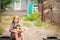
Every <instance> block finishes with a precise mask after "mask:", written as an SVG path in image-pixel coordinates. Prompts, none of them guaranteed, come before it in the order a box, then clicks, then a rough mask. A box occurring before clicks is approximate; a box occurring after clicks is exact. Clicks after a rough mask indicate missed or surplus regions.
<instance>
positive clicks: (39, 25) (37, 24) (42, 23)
mask: <svg viewBox="0 0 60 40" xmlns="http://www.w3.org/2000/svg"><path fill="white" fill-rule="evenodd" d="M43 25H45V24H44V22H42V21H37V22H36V23H35V26H36V27H41V26H43Z"/></svg>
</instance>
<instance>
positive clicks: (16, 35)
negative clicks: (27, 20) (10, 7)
mask: <svg viewBox="0 0 60 40" xmlns="http://www.w3.org/2000/svg"><path fill="white" fill-rule="evenodd" d="M15 39H16V40H18V33H17V32H16V33H15Z"/></svg>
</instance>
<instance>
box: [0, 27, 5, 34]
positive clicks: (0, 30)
mask: <svg viewBox="0 0 60 40" xmlns="http://www.w3.org/2000/svg"><path fill="white" fill-rule="evenodd" d="M3 32H4V28H2V27H0V35H2V34H3Z"/></svg>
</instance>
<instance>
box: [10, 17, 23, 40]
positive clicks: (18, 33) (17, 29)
mask: <svg viewBox="0 0 60 40" xmlns="http://www.w3.org/2000/svg"><path fill="white" fill-rule="evenodd" d="M9 31H10V32H11V37H12V38H14V39H15V40H18V38H19V37H21V40H23V29H22V27H21V26H20V25H19V17H18V16H15V17H14V18H13V21H12V25H11V27H10V30H9Z"/></svg>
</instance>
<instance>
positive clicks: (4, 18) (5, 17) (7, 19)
mask: <svg viewBox="0 0 60 40" xmlns="http://www.w3.org/2000/svg"><path fill="white" fill-rule="evenodd" d="M13 17H14V16H2V20H5V21H11V20H12V19H13ZM21 18H22V16H19V19H21Z"/></svg>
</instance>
